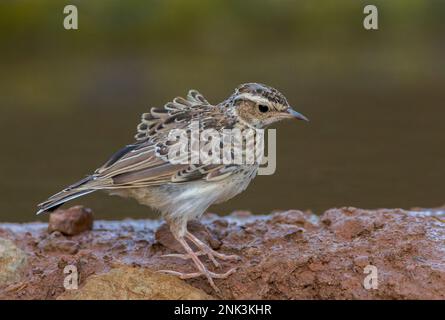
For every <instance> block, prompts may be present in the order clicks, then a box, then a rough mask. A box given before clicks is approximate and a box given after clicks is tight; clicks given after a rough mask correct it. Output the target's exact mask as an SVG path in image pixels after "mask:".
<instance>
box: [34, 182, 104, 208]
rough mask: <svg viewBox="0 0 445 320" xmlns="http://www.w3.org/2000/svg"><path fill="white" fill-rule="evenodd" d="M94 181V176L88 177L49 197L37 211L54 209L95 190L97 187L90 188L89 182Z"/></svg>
mask: <svg viewBox="0 0 445 320" xmlns="http://www.w3.org/2000/svg"><path fill="white" fill-rule="evenodd" d="M90 181H92V177H87V178H85V179H83V180H81V181H79V182H77V183H75V184H73V185H71V186H69V187H68V188H66V189H64V190H62V191H61V192H59V193H56V194H55V195H53V196H51V197H50V198H48V200H46V201H44V202H42V203H40V204H39V205H38V206H37V207H38V209H39V210H38V211H37V213H36V214H37V215H39V214H41V213H44V212H46V211H53V210H55V209H57V208H58V207H60V206H61V205H63V204H64V203H65V202H68V201H70V200H73V199H76V198H78V197H81V196H84V195H86V194H88V193H91V192H94V191H96V190H97V189H89V188H88V186H87V184H88V183H89V182H90Z"/></svg>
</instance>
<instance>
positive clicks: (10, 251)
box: [0, 238, 27, 286]
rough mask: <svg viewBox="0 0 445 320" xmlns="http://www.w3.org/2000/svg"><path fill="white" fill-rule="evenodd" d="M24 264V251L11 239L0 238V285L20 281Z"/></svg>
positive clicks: (25, 259)
mask: <svg viewBox="0 0 445 320" xmlns="http://www.w3.org/2000/svg"><path fill="white" fill-rule="evenodd" d="M26 265H27V256H26V254H25V252H23V251H22V250H21V249H19V248H17V247H16V246H15V245H14V243H13V242H12V241H10V240H7V239H3V238H0V286H4V285H10V284H12V283H14V282H17V281H20V279H21V277H22V275H23V271H24V270H25V268H26Z"/></svg>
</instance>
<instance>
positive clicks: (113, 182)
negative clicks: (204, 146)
mask: <svg viewBox="0 0 445 320" xmlns="http://www.w3.org/2000/svg"><path fill="white" fill-rule="evenodd" d="M289 118H294V119H299V120H305V121H308V119H307V118H306V117H304V116H303V115H302V114H300V113H298V112H296V111H295V110H293V109H292V108H291V107H290V106H289V104H288V102H287V100H286V98H285V97H284V95H283V94H281V93H280V92H279V91H278V90H276V89H274V88H272V87H269V86H267V85H264V84H259V83H247V84H243V85H241V86H239V87H238V88H236V89H235V91H234V93H233V94H232V95H231V96H230V97H229V98H227V99H226V100H225V101H223V102H221V103H219V104H217V105H212V104H210V103H209V102H208V101H207V100H206V99H205V98H204V97H203V96H202V95H201V94H200V93H199V92H198V91H196V90H191V91H189V93H188V95H187V98H181V97H177V98H175V99H174V100H173V101H172V102H168V103H167V104H165V105H164V107H163V108H152V109H151V110H150V112H149V113H144V114H143V115H142V122H141V123H140V124H139V125H138V132H137V134H136V136H135V142H134V143H132V144H129V145H127V146H126V147H124V148H123V149H121V150H120V151H118V152H117V153H115V154H114V155H113V156H112V157H111V158H110V159H109V160H108V161H107V162H106V163H105V164H104V165H103V166H102V167H100V168H98V169H97V170H96V171H95V172H94V173H93V174H92V175H90V176H88V177H86V178H85V179H83V180H80V181H79V182H77V183H75V184H73V185H71V186H69V187H67V188H65V189H64V190H62V191H61V192H59V193H57V194H55V195H53V196H52V197H50V198H49V199H48V200H46V201H45V202H43V203H40V204H39V205H38V209H39V210H38V212H37V214H40V213H43V212H46V211H53V210H55V209H56V208H58V207H59V206H61V205H62V204H64V203H65V202H67V201H70V200H72V199H75V198H78V197H80V196H83V195H86V194H89V193H91V192H94V191H97V190H104V191H106V192H108V193H109V194H113V195H120V196H123V197H131V198H135V199H136V200H137V201H138V202H139V203H141V204H144V205H147V206H150V207H152V208H154V209H156V210H158V211H159V212H161V214H162V216H163V218H164V219H165V220H166V222H167V223H168V225H169V227H170V230H171V232H172V234H173V236H174V237H175V239H176V240H177V241H178V242H179V243H180V244H181V246H182V247H183V248H184V250H185V253H184V254H179V253H178V254H170V255H167V256H173V257H178V258H182V259H191V260H192V261H193V263H194V264H195V266H196V268H197V272H194V273H182V272H178V271H173V270H160V272H163V273H168V274H173V275H177V276H179V277H180V278H182V279H189V278H194V277H200V276H205V277H206V278H207V279H208V281H209V283H210V285H211V286H212V288H214V289H215V290H216V291H219V290H218V288H217V287H216V285H215V283H214V281H213V279H215V278H216V279H218V278H219V279H224V278H226V277H228V276H229V275H230V274H232V273H233V272H235V269H236V268H233V269H230V270H229V271H227V272H225V273H215V272H212V271H210V270H209V269H208V268H207V267H206V266H205V265H204V264H203V262H202V261H201V260H200V258H199V256H207V257H208V258H209V259H210V261H211V262H212V263H213V264H214V265H215V266H216V267H218V266H219V263H218V261H217V259H221V260H232V259H233V260H237V259H239V257H238V256H236V255H226V254H223V253H221V252H217V251H215V250H213V249H212V248H210V247H209V246H208V245H207V244H206V243H204V242H202V241H201V240H200V239H198V238H197V237H196V236H194V235H193V234H192V233H190V232H189V231H188V230H187V222H188V221H189V220H191V219H196V218H199V217H200V216H201V215H202V214H203V213H204V212H205V210H207V208H208V207H209V206H210V205H212V204H214V203H221V202H224V201H226V200H228V199H231V198H233V197H234V196H236V195H237V194H239V193H240V192H242V191H244V190H245V189H246V188H247V186H248V185H249V183H250V181H251V180H252V179H253V178H254V177H255V176H256V173H257V170H258V167H259V163H258V161H256V162H255V163H253V164H244V163H242V164H234V163H230V164H224V163H207V162H206V163H203V162H200V163H182V162H181V163H177V162H175V161H171V160H170V159H169V157H168V154H169V151H170V150H171V149H172V148H173V147H174V146H175V143H174V142H172V141H171V139H170V137H169V132H171V130H173V129H183V130H185V132H187V133H189V134H190V132H191V131H192V130H191V126H192V123H196V122H198V123H199V130H205V129H214V130H216V131H217V132H220V133H222V132H223V130H226V129H240V130H241V131H243V130H245V129H253V130H252V131H254V132H257V130H258V129H263V128H266V127H267V126H268V125H270V124H272V123H275V122H277V121H280V120H283V119H289ZM187 240H188V241H189V242H187ZM189 243H192V244H194V245H195V246H196V247H197V248H198V251H196V252H195V251H193V249H192V248H191V247H190V244H189Z"/></svg>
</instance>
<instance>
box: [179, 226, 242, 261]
mask: <svg viewBox="0 0 445 320" xmlns="http://www.w3.org/2000/svg"><path fill="white" fill-rule="evenodd" d="M185 236H186V237H187V239H189V240H190V241H191V242H193V243H194V244H195V246H197V247H198V249H199V250H200V251H198V252H201V253H204V254H206V255H207V256H208V257H209V259H210V260H212V262H213V264H214V265H215V266H216V267H219V263H218V262H217V261H216V258H218V259H221V260H223V261H227V260H241V257H239V256H237V255H234V254H230V255H227V254H223V253H219V252H216V251H215V250H213V249H212V248H210V247H209V246H208V245H207V244H206V243H204V242H202V241H201V240H199V239H198V238H197V237H195V236H194V235H193V234H192V233H190V232H188V231H187V233H186V235H185Z"/></svg>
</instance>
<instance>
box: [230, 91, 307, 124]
mask: <svg viewBox="0 0 445 320" xmlns="http://www.w3.org/2000/svg"><path fill="white" fill-rule="evenodd" d="M229 101H230V104H231V105H232V106H233V107H234V108H235V110H236V113H237V115H238V116H239V117H240V118H241V119H242V120H244V121H245V122H247V123H248V124H249V125H252V126H254V127H256V128H264V127H266V126H268V125H270V124H272V123H274V122H277V121H280V120H283V119H292V118H293V119H298V120H305V121H309V120H308V119H307V118H306V117H305V116H303V115H302V114H300V113H298V112H297V111H295V110H294V109H292V108H291V107H290V106H289V104H288V102H287V99H286V98H285V97H284V95H283V94H282V93H281V92H279V91H278V90H277V89H274V88H272V87H269V86H267V85H265V84H260V83H245V84H242V85H240V86H239V87H238V88H236V89H235V92H234V93H233V94H232V95H231V97H230V98H229Z"/></svg>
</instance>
